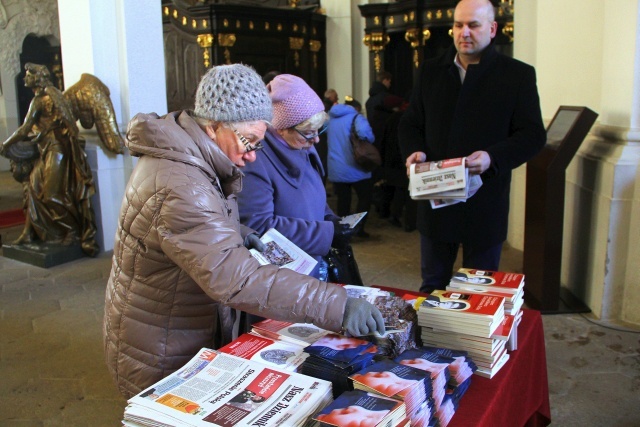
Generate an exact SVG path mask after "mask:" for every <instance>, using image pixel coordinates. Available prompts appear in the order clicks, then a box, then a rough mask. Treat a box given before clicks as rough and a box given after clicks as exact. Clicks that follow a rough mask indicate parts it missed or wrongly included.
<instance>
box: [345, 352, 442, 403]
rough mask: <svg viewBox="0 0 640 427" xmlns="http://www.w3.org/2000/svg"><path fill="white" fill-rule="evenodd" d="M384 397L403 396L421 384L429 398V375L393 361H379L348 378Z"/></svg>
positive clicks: (430, 390) (430, 389)
mask: <svg viewBox="0 0 640 427" xmlns="http://www.w3.org/2000/svg"><path fill="white" fill-rule="evenodd" d="M349 378H351V379H352V380H353V381H357V382H358V383H360V384H363V385H365V386H367V387H369V388H371V389H373V390H376V391H378V392H380V393H382V394H384V395H385V396H393V395H395V394H398V395H400V396H405V395H406V394H407V393H408V392H409V391H410V390H412V389H413V388H414V387H416V385H417V384H422V387H424V392H425V395H426V396H431V393H432V388H431V375H430V374H429V373H428V372H425V371H422V370H420V369H416V368H412V367H410V366H405V365H401V364H399V363H396V362H394V361H393V360H381V361H379V362H376V363H374V364H373V365H370V366H367V367H366V368H364V369H362V370H360V371H358V372H357V373H355V374H353V375H351V376H349Z"/></svg>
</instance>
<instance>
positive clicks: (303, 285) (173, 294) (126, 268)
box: [103, 112, 346, 397]
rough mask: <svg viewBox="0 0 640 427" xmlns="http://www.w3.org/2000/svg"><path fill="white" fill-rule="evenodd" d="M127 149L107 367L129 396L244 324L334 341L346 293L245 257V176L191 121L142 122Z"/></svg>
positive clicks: (109, 295) (133, 128) (108, 309)
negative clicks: (291, 327)
mask: <svg viewBox="0 0 640 427" xmlns="http://www.w3.org/2000/svg"><path fill="white" fill-rule="evenodd" d="M127 140H128V141H127V145H128V147H129V149H130V150H131V152H132V153H133V154H134V155H136V156H139V157H140V160H139V161H138V164H137V165H136V167H135V169H134V171H133V173H132V174H131V177H130V179H129V183H128V184H127V188H126V190H125V196H124V200H123V202H122V207H121V210H120V217H119V220H118V230H117V232H116V238H115V244H114V250H113V261H112V269H111V274H110V277H109V281H108V283H107V289H106V296H105V315H104V321H103V335H104V345H105V356H106V361H107V367H108V368H109V371H110V373H111V375H112V376H113V378H114V380H115V382H116V383H117V385H118V388H119V390H120V392H121V393H122V394H123V395H124V396H125V397H131V396H133V395H135V394H137V393H139V392H140V391H142V390H143V389H145V388H147V387H148V386H150V385H152V384H153V383H156V382H158V381H160V380H161V379H162V378H164V377H165V376H167V375H169V374H170V373H172V372H174V371H176V370H177V369H179V368H180V367H182V366H183V365H184V364H185V363H186V362H187V361H188V360H189V359H190V358H191V357H192V356H193V355H194V354H196V352H197V351H198V350H200V349H201V348H202V347H208V348H214V349H215V348H219V347H220V346H222V345H225V344H227V343H228V342H229V341H231V340H232V339H234V338H235V336H236V335H237V334H238V333H241V332H243V330H237V326H234V325H238V324H239V323H240V321H238V322H236V320H241V319H238V316H240V312H239V311H238V310H242V311H243V312H246V313H251V314H255V315H258V316H262V317H268V318H272V319H276V320H284V321H289V322H296V323H298V322H299V323H313V324H315V325H317V326H319V327H321V328H324V329H328V330H332V331H339V330H340V328H341V326H342V319H343V315H344V306H345V302H346V292H345V290H344V289H343V288H342V287H340V286H337V285H332V284H327V283H325V282H320V281H318V280H316V279H314V278H312V277H309V276H303V275H300V274H297V273H295V272H293V271H291V270H287V269H278V268H277V267H276V266H273V265H267V266H260V264H259V263H258V261H256V260H255V259H254V258H253V257H252V256H251V255H250V253H249V251H248V250H247V249H246V248H245V247H244V246H243V242H244V238H245V237H246V235H247V234H248V233H249V232H252V230H250V229H249V228H247V227H244V226H241V225H240V223H239V220H238V207H237V198H236V193H237V192H238V191H239V189H240V188H241V187H242V184H241V182H242V173H241V172H240V170H239V169H238V167H236V166H235V165H234V164H233V163H232V162H231V161H230V160H229V159H228V158H227V157H226V156H225V155H224V153H223V152H222V150H220V148H219V147H218V146H217V145H216V144H215V143H213V142H212V141H211V139H210V138H209V137H208V136H207V135H206V133H205V132H204V131H202V130H201V129H200V127H199V126H198V124H197V123H196V122H195V121H194V120H193V119H192V118H191V117H190V116H189V114H188V113H187V112H178V113H171V114H168V115H166V116H163V117H158V116H157V115H155V114H140V115H137V116H136V117H135V118H134V119H133V120H132V121H131V123H130V125H129V129H128V131H127Z"/></svg>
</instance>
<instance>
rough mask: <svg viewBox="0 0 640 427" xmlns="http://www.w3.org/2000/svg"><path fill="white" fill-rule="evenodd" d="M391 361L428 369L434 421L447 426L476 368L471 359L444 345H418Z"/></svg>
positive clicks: (443, 426) (442, 426)
mask: <svg viewBox="0 0 640 427" xmlns="http://www.w3.org/2000/svg"><path fill="white" fill-rule="evenodd" d="M454 354H455V355H456V357H452V356H453V355H454ZM394 361H395V362H398V363H400V364H402V365H407V366H411V367H414V368H417V369H422V370H424V371H426V372H429V374H430V375H431V386H432V398H433V401H434V406H435V410H436V418H437V419H438V425H439V426H441V427H445V426H447V425H448V424H449V421H451V418H452V417H453V415H454V414H455V411H456V409H457V408H458V403H459V401H460V398H461V397H462V396H463V395H464V393H465V392H466V390H467V388H468V387H469V384H470V383H471V378H470V377H471V375H473V371H474V370H475V369H476V367H475V365H474V364H473V362H472V361H471V359H470V358H468V357H467V356H466V355H464V354H461V353H460V352H452V351H451V350H448V349H445V348H434V347H420V348H416V349H411V350H407V351H405V352H404V353H402V354H401V355H400V356H398V357H397V358H396V359H394Z"/></svg>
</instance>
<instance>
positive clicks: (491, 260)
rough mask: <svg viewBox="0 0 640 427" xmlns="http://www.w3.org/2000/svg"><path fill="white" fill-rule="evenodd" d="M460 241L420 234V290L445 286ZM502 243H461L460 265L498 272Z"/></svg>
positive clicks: (424, 290) (449, 277)
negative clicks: (444, 239) (488, 244)
mask: <svg viewBox="0 0 640 427" xmlns="http://www.w3.org/2000/svg"><path fill="white" fill-rule="evenodd" d="M459 247H460V243H449V242H440V241H437V240H433V239H431V238H429V237H427V236H425V235H424V234H422V233H421V234H420V252H421V256H422V262H421V267H422V286H420V292H426V293H429V292H431V291H433V290H434V289H446V287H447V285H448V284H449V280H450V279H451V276H452V275H453V264H454V263H455V261H456V257H457V255H458V248H459ZM501 251H502V243H499V244H497V245H495V246H491V247H486V246H482V247H474V246H472V245H462V267H464V268H475V269H479V270H491V271H497V270H498V267H499V265H500V253H501Z"/></svg>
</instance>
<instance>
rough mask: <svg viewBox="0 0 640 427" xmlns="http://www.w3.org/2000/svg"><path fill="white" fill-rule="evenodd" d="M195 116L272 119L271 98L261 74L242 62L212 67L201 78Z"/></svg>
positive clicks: (228, 120) (212, 118)
mask: <svg viewBox="0 0 640 427" xmlns="http://www.w3.org/2000/svg"><path fill="white" fill-rule="evenodd" d="M194 112H195V114H196V116H198V117H202V118H205V119H210V120H215V121H219V122H246V121H253V120H266V121H271V119H272V117H273V113H272V107H271V99H270V98H269V93H268V92H267V88H266V86H265V85H264V82H263V81H262V77H260V76H259V75H258V73H256V71H255V70H254V69H253V68H251V67H247V66H246V65H243V64H232V65H218V66H215V67H212V68H211V69H209V71H207V73H206V74H205V75H204V76H203V77H202V80H200V84H199V85H198V91H197V92H196V104H195V108H194Z"/></svg>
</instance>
